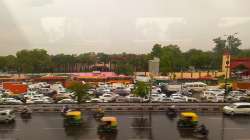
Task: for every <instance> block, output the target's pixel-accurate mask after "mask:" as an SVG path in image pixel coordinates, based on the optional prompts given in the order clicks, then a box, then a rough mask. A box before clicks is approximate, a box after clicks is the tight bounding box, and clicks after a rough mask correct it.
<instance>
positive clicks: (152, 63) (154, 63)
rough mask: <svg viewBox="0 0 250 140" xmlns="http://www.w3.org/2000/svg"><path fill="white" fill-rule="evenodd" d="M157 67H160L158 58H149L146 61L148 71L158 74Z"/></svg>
mask: <svg viewBox="0 0 250 140" xmlns="http://www.w3.org/2000/svg"><path fill="white" fill-rule="evenodd" d="M159 67H160V59H159V58H157V57H155V58H154V59H153V60H149V62H148V71H149V73H151V74H153V75H158V74H159Z"/></svg>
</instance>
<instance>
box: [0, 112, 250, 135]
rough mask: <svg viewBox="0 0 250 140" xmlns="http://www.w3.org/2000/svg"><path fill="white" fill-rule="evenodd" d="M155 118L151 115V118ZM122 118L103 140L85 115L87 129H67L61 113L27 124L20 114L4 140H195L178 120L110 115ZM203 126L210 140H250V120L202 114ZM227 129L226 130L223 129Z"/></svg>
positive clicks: (3, 131) (0, 127) (1, 128)
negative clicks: (116, 131)
mask: <svg viewBox="0 0 250 140" xmlns="http://www.w3.org/2000/svg"><path fill="white" fill-rule="evenodd" d="M150 114H151V115H150ZM108 115H112V116H116V117H117V118H118V122H119V124H118V133H117V135H106V136H100V135H98V134H97V132H96V128H97V125H98V122H97V121H96V120H95V119H93V118H92V115H90V114H87V113H85V117H84V125H83V126H81V127H80V128H79V127H75V128H68V129H65V128H64V127H63V118H62V117H61V115H60V114H59V113H58V114H57V113H34V114H33V116H32V119H30V120H23V119H21V118H20V117H19V114H17V118H16V122H15V124H13V125H6V124H0V140H150V139H151V140H177V139H188V140H193V139H194V140H195V139H198V138H195V137H194V135H193V134H191V133H190V131H189V130H184V131H179V130H178V129H177V128H176V121H177V118H173V119H170V118H169V117H167V116H166V115H165V113H163V112H162V113H160V112H159V113H155V112H154V113H144V117H145V118H147V121H146V122H141V121H140V119H138V118H140V117H141V114H138V113H117V112H116V113H109V114H108ZM199 115H200V122H201V123H204V124H205V125H206V126H207V127H208V128H209V131H210V132H209V137H208V139H210V140H222V139H223V140H247V139H248V140H250V116H234V117H224V119H222V115H221V114H199ZM223 126H224V127H223Z"/></svg>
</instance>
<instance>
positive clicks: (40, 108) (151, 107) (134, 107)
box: [0, 103, 229, 112]
mask: <svg viewBox="0 0 250 140" xmlns="http://www.w3.org/2000/svg"><path fill="white" fill-rule="evenodd" d="M64 105H66V104H30V105H27V106H28V107H30V108H31V109H32V110H33V111H34V112H60V110H61V108H62V107H63V106H64ZM67 105H68V106H69V107H70V108H71V109H75V110H82V111H84V110H87V111H93V110H95V109H97V107H98V106H101V107H102V108H103V109H104V110H106V111H166V110H167V109H168V108H169V107H170V106H172V105H175V106H176V109H177V110H178V111H195V112H221V111H222V108H223V106H225V105H229V103H84V104H67ZM22 107H23V105H0V110H3V109H14V110H16V111H20V110H21V108H22Z"/></svg>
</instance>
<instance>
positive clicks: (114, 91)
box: [0, 82, 250, 104]
mask: <svg viewBox="0 0 250 140" xmlns="http://www.w3.org/2000/svg"><path fill="white" fill-rule="evenodd" d="M163 85H164V84H159V85H153V86H152V87H151V92H150V94H148V95H147V96H145V97H144V98H142V97H138V96H136V95H134V94H133V89H134V84H129V85H123V84H121V85H119V86H117V85H116V86H112V85H110V84H106V83H100V84H99V85H98V86H96V87H93V88H91V89H89V90H88V91H87V94H88V95H87V97H88V98H87V99H84V100H82V101H81V103H84V102H87V103H91V102H94V103H102V102H103V103H107V102H127V103H133V102H138V103H139V102H241V101H245V102H248V101H250V91H247V90H245V91H244V90H238V91H230V92H229V93H228V94H227V95H226V94H225V90H224V89H220V88H219V87H213V88H210V87H208V86H207V85H206V84H204V83H201V82H192V83H184V84H182V85H181V86H175V87H179V88H175V90H173V88H172V89H171V90H170V88H169V87H171V86H170V85H167V86H165V87H164V86H163ZM76 98H77V97H76V96H75V94H74V92H73V91H71V90H69V89H66V88H64V87H63V86H62V84H60V83H55V84H48V83H45V82H40V83H32V84H30V85H28V91H27V92H26V93H23V94H18V95H13V94H11V92H10V91H8V90H5V89H0V104H50V103H59V104H71V103H77V100H76Z"/></svg>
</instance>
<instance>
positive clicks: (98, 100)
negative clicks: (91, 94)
mask: <svg viewBox="0 0 250 140" xmlns="http://www.w3.org/2000/svg"><path fill="white" fill-rule="evenodd" d="M102 102H103V100H101V99H99V98H93V99H90V100H87V101H86V103H102Z"/></svg>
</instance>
